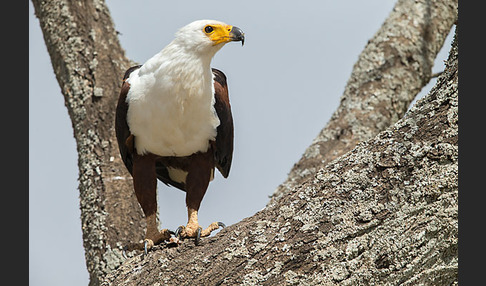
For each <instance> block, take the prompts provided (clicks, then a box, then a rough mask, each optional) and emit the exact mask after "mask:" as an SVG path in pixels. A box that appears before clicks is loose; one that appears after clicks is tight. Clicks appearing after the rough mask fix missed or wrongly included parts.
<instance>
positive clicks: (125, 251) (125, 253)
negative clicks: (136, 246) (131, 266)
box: [122, 245, 128, 259]
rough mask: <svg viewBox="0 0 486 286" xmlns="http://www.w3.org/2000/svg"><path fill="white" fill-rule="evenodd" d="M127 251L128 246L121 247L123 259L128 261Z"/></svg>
mask: <svg viewBox="0 0 486 286" xmlns="http://www.w3.org/2000/svg"><path fill="white" fill-rule="evenodd" d="M127 250H128V246H126V245H125V246H124V247H123V251H122V255H123V258H125V259H128V256H127Z"/></svg>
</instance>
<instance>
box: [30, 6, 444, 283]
mask: <svg viewBox="0 0 486 286" xmlns="http://www.w3.org/2000/svg"><path fill="white" fill-rule="evenodd" d="M394 2H395V1H389V0H374V1H356V0H355V1H329V0H327V1H265V2H264V1H254V0H252V1H244V2H242V1H240V2H236V1H225V2H224V3H223V2H214V1H213V2H207V1H156V0H151V1H147V0H146V1H114V0H110V1H107V4H108V7H109V9H110V11H111V14H112V17H113V20H114V22H115V26H116V29H117V30H118V31H119V32H120V33H121V34H120V41H121V44H122V46H123V48H124V49H125V51H126V55H127V56H128V57H129V58H131V59H132V60H134V61H136V62H138V63H143V62H144V61H145V60H147V59H148V58H149V57H151V56H152V55H153V54H155V53H157V52H158V51H160V50H161V49H162V48H163V47H164V46H165V45H166V44H168V43H169V42H170V41H171V40H172V38H173V35H174V33H175V31H176V30H177V29H178V28H180V27H181V26H183V25H185V24H187V23H189V22H192V21H193V20H197V19H216V20H221V21H224V22H226V23H228V24H231V25H235V26H238V27H240V28H241V29H243V31H244V32H245V34H246V41H245V46H244V47H241V45H239V44H237V43H230V44H228V45H226V46H225V47H224V48H223V49H222V50H221V51H220V52H219V53H218V54H217V55H216V56H215V58H214V60H213V64H212V66H213V67H216V68H219V69H221V70H223V72H225V73H226V75H227V77H228V82H229V90H230V100H231V104H232V109H233V117H234V122H235V150H234V156H233V165H232V168H231V173H230V176H229V178H228V179H223V178H222V176H221V175H219V174H218V175H217V176H216V178H215V180H214V181H213V182H212V183H211V184H210V186H209V189H208V192H207V193H206V196H205V198H204V200H203V202H202V205H201V209H200V212H199V221H200V223H201V225H203V226H206V225H208V224H209V223H211V222H213V221H223V222H224V223H226V224H227V225H231V224H234V223H236V222H238V221H240V220H241V219H243V218H245V217H248V216H251V215H253V214H254V213H255V212H257V211H259V210H261V209H262V208H264V207H265V205H266V203H267V202H268V196H269V195H271V194H272V193H273V191H274V190H275V188H276V187H277V186H278V185H279V184H280V183H282V182H283V181H284V180H285V178H286V176H287V173H288V172H289V170H290V169H291V167H292V165H293V164H294V163H295V162H296V161H297V160H298V159H299V158H300V156H301V155H302V153H303V152H304V150H305V148H306V147H307V146H308V145H309V144H310V143H311V142H312V140H313V139H314V138H315V137H316V135H317V134H318V132H319V131H320V130H321V129H322V127H324V126H325V124H326V123H327V121H328V120H329V118H330V116H331V115H332V112H333V111H334V110H335V109H336V107H337V106H338V104H339V99H340V96H341V95H342V93H343V90H344V87H345V85H346V82H347V80H348V78H349V75H350V73H351V69H352V67H353V64H354V63H355V62H356V60H357V58H358V55H359V53H360V52H361V51H362V49H363V48H364V46H365V45H366V43H367V41H368V40H369V39H370V38H371V37H372V36H373V35H374V33H375V32H376V31H377V30H378V28H379V27H380V26H381V24H382V23H383V21H384V20H385V18H386V17H387V16H388V13H389V12H390V11H391V9H392V7H393V5H394ZM451 40H452V37H451V35H450V36H449V38H448V40H447V42H446V44H445V45H444V48H443V49H442V51H441V53H440V54H439V56H438V58H437V60H436V66H434V68H433V71H434V72H437V71H440V70H441V69H442V68H443V61H444V60H445V59H446V58H447V55H448V51H449V47H450V41H451ZM120 76H122V75H120ZM433 83H434V82H432V83H430V84H429V85H428V86H427V87H426V88H424V90H423V91H422V93H421V95H423V94H424V93H426V92H427V91H428V90H429V89H430V88H431V87H432V85H433ZM29 115H30V116H29V156H30V157H29V184H30V191H29V232H30V239H29V281H30V285H32V286H41V285H42V286H44V285H46V286H47V285H49V286H57V285H73V286H76V285H87V284H88V272H87V270H86V265H85V258H84V250H83V246H82V236H81V222H80V215H81V214H80V209H79V192H78V189H77V188H78V181H77V179H78V169H77V154H76V145H75V141H74V138H73V130H72V126H71V122H70V119H69V116H68V113H67V109H66V107H65V106H64V101H63V97H62V94H61V90H60V88H59V86H58V84H57V81H56V78H55V76H54V73H53V70H52V65H51V63H50V58H49V56H48V54H47V49H46V46H45V44H44V41H43V38H42V34H41V31H40V28H39V22H38V20H37V18H35V16H34V10H33V7H32V4H31V3H30V4H29ZM159 206H160V216H161V221H162V226H163V227H168V228H169V229H175V228H176V227H177V226H179V225H181V224H185V223H186V219H187V217H186V216H187V215H186V208H185V203H184V193H183V192H181V191H178V190H177V189H175V188H168V187H166V186H165V185H163V184H159Z"/></svg>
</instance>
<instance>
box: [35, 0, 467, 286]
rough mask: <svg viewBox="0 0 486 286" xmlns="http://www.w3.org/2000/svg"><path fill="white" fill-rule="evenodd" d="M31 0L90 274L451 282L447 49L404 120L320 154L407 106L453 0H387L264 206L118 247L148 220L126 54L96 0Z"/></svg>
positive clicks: (453, 98)
mask: <svg viewBox="0 0 486 286" xmlns="http://www.w3.org/2000/svg"><path fill="white" fill-rule="evenodd" d="M32 2H33V3H34V7H35V11H36V15H37V17H38V18H39V21H40V25H41V29H42V31H43V34H44V39H45V42H46V45H47V47H48V51H49V54H50V56H51V62H52V65H53V67H54V71H55V73H56V77H57V80H58V82H59V85H60V87H61V90H62V93H63V95H64V98H65V103H66V106H67V108H68V111H69V115H70V117H71V120H72V124H73V130H74V136H75V139H76V143H77V149H78V165H79V174H80V175H79V182H80V183H79V191H80V206H81V219H82V228H83V241H84V247H85V252H86V264H87V268H88V271H89V273H90V277H91V279H90V284H91V285H99V284H102V285H157V283H159V284H160V285H163V284H172V285H185V284H195V285H198V284H206V283H209V284H218V283H219V284H224V285H233V284H268V285H273V284H277V283H286V284H306V283H307V284H313V283H314V284H319V283H328V284H333V283H334V284H337V283H342V284H349V285H355V283H357V282H363V283H366V282H367V283H370V284H371V283H374V282H376V283H380V284H383V283H384V284H386V283H389V284H390V285H392V284H399V282H400V283H402V282H403V283H405V284H409V285H415V284H420V283H421V282H423V281H426V280H427V279H429V280H430V279H432V280H433V279H435V282H434V283H435V284H437V285H442V284H441V283H442V282H444V283H445V282H454V281H457V277H456V276H457V86H456V84H457V50H453V51H454V53H452V55H453V57H451V59H450V60H449V64H448V70H447V71H446V73H444V74H443V75H442V76H441V77H440V78H439V80H438V85H437V87H436V88H435V89H434V90H433V91H432V92H431V93H430V94H429V96H427V97H426V99H424V100H422V101H421V102H420V103H419V104H417V107H416V108H414V109H412V111H410V113H409V114H408V115H407V116H406V117H405V118H404V119H402V120H401V121H399V122H398V123H397V124H395V125H394V126H393V127H392V128H391V129H388V130H387V131H385V132H382V133H380V134H379V135H378V136H377V137H376V138H374V139H372V140H370V141H367V142H365V143H362V144H360V145H358V147H357V148H355V149H354V150H352V151H351V152H349V153H347V154H346V155H344V156H342V157H341V158H339V159H337V160H335V161H333V162H332V163H330V164H328V163H329V162H330V161H331V160H333V159H335V158H337V157H339V156H341V155H343V154H345V153H346V152H348V151H349V150H351V149H352V148H353V147H354V146H355V145H356V144H357V143H358V142H360V141H363V140H367V139H370V138H372V137H373V136H374V135H376V134H377V133H378V132H379V131H382V130H384V129H385V128H387V127H388V126H390V125H391V124H393V123H394V122H396V121H397V120H398V119H399V118H401V117H402V116H403V115H404V113H405V111H406V109H407V106H408V104H409V103H410V102H411V100H412V99H413V97H415V94H416V93H417V92H418V91H419V90H420V89H421V87H422V86H424V85H425V84H426V83H427V81H428V80H429V78H430V68H431V66H432V60H433V58H435V55H436V54H437V52H438V50H439V49H440V47H441V46H442V43H443V41H444V39H445V37H446V36H447V34H448V31H449V30H450V28H451V26H452V23H453V22H454V21H455V19H456V15H457V1H454V0H452V1H447V0H442V1H428V0H422V1H411V0H408V1H405V0H403V1H402V0H400V1H398V3H397V5H396V7H395V8H394V10H393V11H392V13H391V14H390V17H389V18H388V19H387V21H386V22H385V24H384V25H383V28H382V29H380V31H379V32H378V33H377V34H376V35H375V36H374V37H373V39H372V40H371V41H370V43H368V45H367V47H366V48H365V51H363V53H362V55H361V56H360V59H359V61H358V63H357V64H356V66H355V68H354V70H353V73H352V75H351V78H350V80H349V82H348V85H347V87H346V90H345V93H344V95H343V97H342V100H341V101H342V103H341V106H340V107H339V109H338V111H336V113H335V114H334V116H333V118H332V119H331V121H330V123H329V124H328V126H327V127H326V128H325V129H324V130H323V131H322V132H321V134H320V135H319V136H318V137H317V138H316V140H315V142H314V143H313V144H312V145H311V146H310V147H309V149H308V150H307V151H306V152H305V154H304V156H303V158H302V160H300V161H299V163H298V164H297V165H296V166H295V167H294V169H293V171H292V172H291V174H290V175H289V179H288V180H287V182H286V183H284V184H283V185H282V187H281V188H279V190H278V191H277V192H276V195H275V196H274V198H272V201H271V202H270V203H269V205H268V206H267V208H265V209H264V210H262V211H261V212H258V213H257V214H255V215H254V216H253V217H250V218H247V219H245V220H243V221H241V222H240V223H238V224H236V225H233V226H231V227H228V228H227V229H225V230H223V231H221V232H220V233H218V235H217V236H215V237H213V238H208V239H204V240H203V245H202V246H200V247H194V246H193V245H192V244H191V243H184V244H183V245H182V246H181V247H178V248H167V247H166V246H165V245H161V246H157V247H156V249H155V251H152V252H150V253H149V255H148V256H147V257H143V256H141V255H139V254H137V253H128V255H129V256H130V258H129V259H128V260H124V259H123V257H122V255H121V248H122V246H123V245H126V244H128V243H131V242H137V241H139V240H140V239H141V238H142V236H143V233H144V230H143V229H144V227H145V224H144V221H143V215H142V212H141V209H140V207H139V205H138V203H137V201H136V198H135V196H134V194H133V187H132V181H131V177H130V175H129V174H128V172H127V171H126V169H125V168H124V166H123V163H122V162H121V159H120V157H119V155H118V149H117V145H116V143H115V142H116V139H115V135H114V130H113V118H114V113H115V112H114V109H115V105H116V98H117V96H118V92H119V88H120V84H121V77H122V75H123V72H124V71H125V70H126V68H128V67H129V66H130V65H131V64H132V63H131V62H130V60H128V59H127V58H126V57H125V55H124V51H123V49H122V48H121V47H120V44H119V42H118V39H117V35H116V31H115V30H114V27H113V22H112V20H111V18H110V15H109V12H108V9H107V7H106V5H105V4H104V2H103V1H101V0H91V1H88V0H85V1H77V2H73V1H67V0H52V1H40V0H33V1H32ZM395 22H397V23H398V22H399V23H401V24H394V23H395ZM397 79H398V80H397ZM326 165H327V166H326ZM127 222H128V223H127ZM115 269H116V271H113V270H115ZM105 278H106V280H105ZM103 280H104V282H103V283H101V282H100V281H103ZM449 284H450V283H449Z"/></svg>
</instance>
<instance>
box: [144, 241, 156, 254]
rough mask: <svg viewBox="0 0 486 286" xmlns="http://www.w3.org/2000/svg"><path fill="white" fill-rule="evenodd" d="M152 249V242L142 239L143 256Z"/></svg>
mask: <svg viewBox="0 0 486 286" xmlns="http://www.w3.org/2000/svg"><path fill="white" fill-rule="evenodd" d="M152 247H154V242H153V241H152V240H151V239H147V238H146V239H144V241H143V250H144V253H145V255H147V254H148V251H149V250H150V249H152Z"/></svg>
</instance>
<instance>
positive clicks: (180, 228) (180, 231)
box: [174, 226, 185, 239]
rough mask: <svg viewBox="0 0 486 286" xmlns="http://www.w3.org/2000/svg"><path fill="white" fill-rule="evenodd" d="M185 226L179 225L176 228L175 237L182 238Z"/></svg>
mask: <svg viewBox="0 0 486 286" xmlns="http://www.w3.org/2000/svg"><path fill="white" fill-rule="evenodd" d="M184 228H185V227H184V226H179V227H178V228H177V229H176V231H175V233H174V236H175V237H177V238H178V239H180V238H181V233H182V231H183V230H184Z"/></svg>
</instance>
